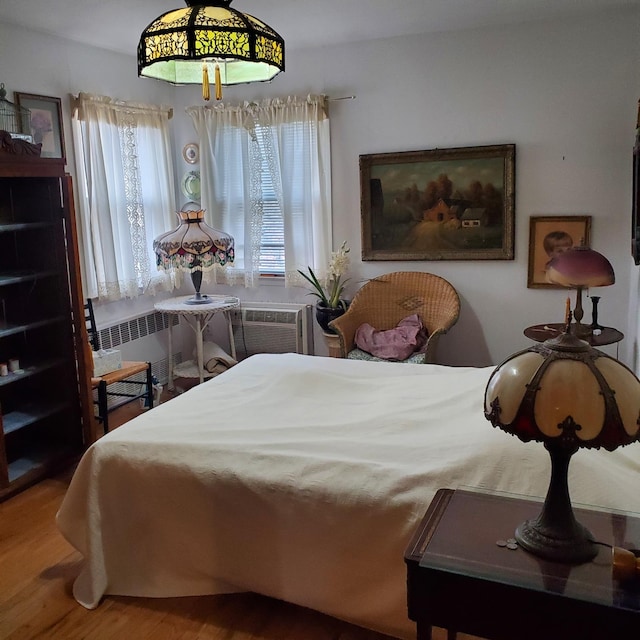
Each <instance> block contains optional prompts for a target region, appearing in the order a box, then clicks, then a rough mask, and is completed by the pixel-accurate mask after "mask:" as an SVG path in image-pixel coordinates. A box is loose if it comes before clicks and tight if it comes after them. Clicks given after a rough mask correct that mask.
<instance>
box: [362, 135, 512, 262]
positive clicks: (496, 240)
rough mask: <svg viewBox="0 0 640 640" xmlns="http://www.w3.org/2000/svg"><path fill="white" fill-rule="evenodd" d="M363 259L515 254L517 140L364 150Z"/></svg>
mask: <svg viewBox="0 0 640 640" xmlns="http://www.w3.org/2000/svg"><path fill="white" fill-rule="evenodd" d="M360 198H361V215H362V259H363V260H513V255H514V254H513V238H514V222H515V206H514V200H515V145H513V144H505V145H491V146H483V147H461V148H454V149H432V150H427V151H403V152H398V153H378V154H372V155H362V156H360Z"/></svg>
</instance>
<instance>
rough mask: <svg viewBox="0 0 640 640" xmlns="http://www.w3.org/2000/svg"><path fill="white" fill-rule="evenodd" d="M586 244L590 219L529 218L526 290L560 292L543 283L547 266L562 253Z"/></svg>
mask: <svg viewBox="0 0 640 640" xmlns="http://www.w3.org/2000/svg"><path fill="white" fill-rule="evenodd" d="M590 244H591V216H531V218H530V219H529V273H528V278H527V287H528V288H530V289H536V288H540V289H542V288H548V289H563V288H564V287H562V286H561V285H557V284H552V283H550V282H547V277H546V276H547V265H548V264H549V262H550V261H551V260H552V259H553V258H554V257H555V256H556V255H558V254H559V253H561V252H562V251H566V250H567V249H571V248H572V247H580V246H583V247H588V246H590Z"/></svg>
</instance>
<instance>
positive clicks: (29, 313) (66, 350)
mask: <svg viewBox="0 0 640 640" xmlns="http://www.w3.org/2000/svg"><path fill="white" fill-rule="evenodd" d="M28 150H30V149H29V147H28V146H25V143H23V142H21V143H20V145H19V146H18V145H17V144H16V143H14V142H13V141H11V140H9V139H7V138H6V137H1V138H0V427H1V428H0V500H2V499H4V498H7V497H9V496H10V495H13V494H14V493H16V492H17V491H19V490H21V489H23V488H25V487H26V486H28V485H30V484H33V483H34V482H36V481H37V480H39V479H41V478H43V477H44V476H45V475H48V474H50V473H52V472H53V471H56V470H58V469H60V468H61V467H62V466H63V465H65V464H69V463H70V462H71V461H72V460H73V459H74V458H76V457H77V456H78V455H79V454H80V453H81V452H82V451H83V450H84V449H85V448H86V446H87V445H88V444H89V443H90V442H91V441H92V440H93V438H94V435H93V434H94V427H93V422H94V421H93V418H92V412H91V408H92V405H91V396H90V390H89V375H88V371H89V370H88V369H87V361H86V349H84V344H85V343H86V327H85V325H84V314H83V300H82V287H81V283H80V272H79V263H78V248H77V233H76V227H75V214H74V209H73V199H72V188H71V179H70V177H68V176H65V174H64V164H63V161H61V160H52V159H44V158H40V157H39V156H31V155H27V154H26V153H25V151H28Z"/></svg>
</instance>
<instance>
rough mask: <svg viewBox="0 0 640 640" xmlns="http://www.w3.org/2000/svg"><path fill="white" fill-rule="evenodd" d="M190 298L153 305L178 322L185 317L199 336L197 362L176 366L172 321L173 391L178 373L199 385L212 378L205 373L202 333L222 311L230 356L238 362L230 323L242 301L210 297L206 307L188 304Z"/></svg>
mask: <svg viewBox="0 0 640 640" xmlns="http://www.w3.org/2000/svg"><path fill="white" fill-rule="evenodd" d="M191 297H192V296H180V297H178V298H169V299H168V300H163V301H162V302H157V303H156V304H155V305H154V307H155V309H156V311H160V312H162V313H166V314H169V315H177V316H178V319H181V318H184V319H185V320H186V321H187V323H188V325H189V326H190V327H191V328H192V329H193V331H194V333H195V335H196V354H197V360H196V362H194V361H193V360H187V361H185V362H181V363H180V364H179V365H177V366H176V367H174V365H173V336H172V329H173V323H172V322H171V320H169V382H168V384H167V387H168V388H169V389H170V390H173V388H174V386H173V378H174V374H178V376H180V377H184V378H199V379H200V382H203V381H204V379H205V377H211V376H207V372H206V371H205V370H204V362H203V339H202V334H203V333H204V330H205V329H206V328H207V325H208V324H209V322H210V321H211V319H212V318H213V316H214V315H215V314H216V313H219V312H221V313H222V314H223V315H224V317H225V320H226V321H227V328H228V331H229V347H230V350H231V357H232V358H233V359H234V360H235V359H236V347H235V343H234V340H233V326H232V323H231V314H230V311H231V310H232V309H236V308H238V307H239V306H240V300H239V299H238V298H235V297H233V296H213V295H208V298H209V299H210V302H207V303H206V304H187V302H186V301H187V300H188V299H189V298H191Z"/></svg>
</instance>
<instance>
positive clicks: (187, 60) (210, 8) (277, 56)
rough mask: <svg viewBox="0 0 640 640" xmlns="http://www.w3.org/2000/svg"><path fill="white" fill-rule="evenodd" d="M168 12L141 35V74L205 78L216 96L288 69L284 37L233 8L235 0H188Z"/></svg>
mask: <svg viewBox="0 0 640 640" xmlns="http://www.w3.org/2000/svg"><path fill="white" fill-rule="evenodd" d="M185 2H186V4H187V7H186V8H184V9H175V10H173V11H168V12H167V13H163V14H162V15H161V16H160V17H159V18H156V19H155V20H154V21H153V22H152V23H151V24H150V25H149V26H148V27H147V28H146V29H145V30H144V31H143V32H142V35H141V36H140V42H139V43H138V75H139V76H145V77H147V78H156V79H158V80H164V81H165V82H170V83H171V84H175V85H181V84H200V83H202V97H203V98H204V99H205V100H209V98H210V90H209V78H210V77H211V76H213V77H214V78H215V86H216V99H217V100H220V99H221V98H222V86H229V85H234V84H242V83H249V82H266V81H269V80H271V79H272V78H274V77H275V76H276V75H277V74H278V73H280V72H281V71H284V40H283V39H282V37H281V36H280V35H278V34H277V33H276V32H275V31H274V30H273V29H272V28H271V27H269V26H268V25H267V24H265V23H264V22H262V21H261V20H258V19H257V18H254V17H253V16H250V15H249V14H246V13H241V12H240V11H236V10H235V9H232V8H231V7H230V6H229V5H230V4H231V2H232V0H208V1H207V0H185Z"/></svg>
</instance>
